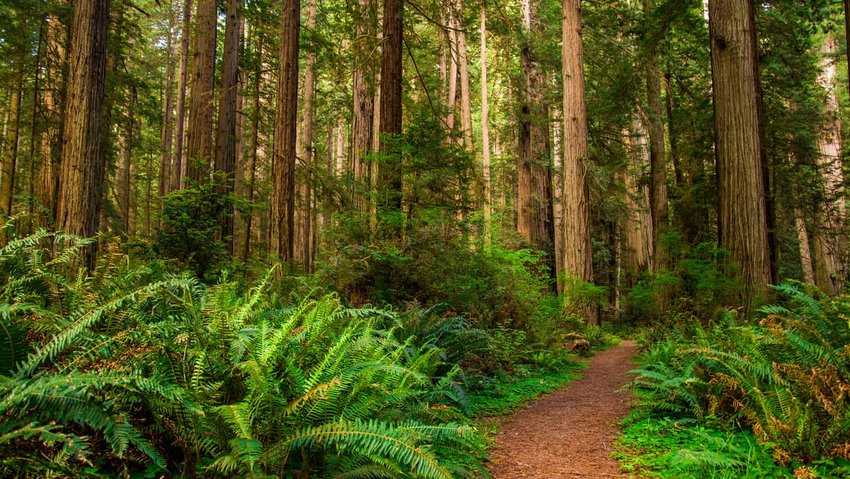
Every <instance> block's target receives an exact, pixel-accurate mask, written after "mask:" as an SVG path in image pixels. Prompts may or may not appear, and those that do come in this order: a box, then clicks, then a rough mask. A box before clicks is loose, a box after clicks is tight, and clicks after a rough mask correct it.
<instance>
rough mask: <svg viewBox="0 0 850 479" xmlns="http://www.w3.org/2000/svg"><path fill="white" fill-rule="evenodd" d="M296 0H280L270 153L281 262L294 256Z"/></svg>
mask: <svg viewBox="0 0 850 479" xmlns="http://www.w3.org/2000/svg"><path fill="white" fill-rule="evenodd" d="M300 21H301V2H300V0H283V1H282V2H281V15H280V51H279V62H280V64H279V67H278V78H277V99H276V105H275V126H274V150H273V152H272V198H271V241H270V244H269V247H270V250H271V253H272V254H275V255H277V256H278V257H279V258H280V259H281V260H283V261H290V260H292V259H294V256H295V249H294V248H295V241H294V240H295V161H296V144H295V142H296V132H297V125H298V47H299V43H298V34H299V31H300Z"/></svg>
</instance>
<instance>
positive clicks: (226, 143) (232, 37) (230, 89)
mask: <svg viewBox="0 0 850 479" xmlns="http://www.w3.org/2000/svg"><path fill="white" fill-rule="evenodd" d="M241 3H242V2H241V0H227V16H226V20H225V27H224V59H223V61H222V67H221V94H220V103H219V110H218V135H216V145H215V169H216V172H218V173H219V174H221V175H222V176H223V180H224V184H223V185H221V190H220V194H222V195H232V194H233V191H234V181H235V176H236V101H237V100H238V99H239V97H238V91H237V90H238V86H239V9H240V8H241ZM221 238H222V240H223V241H224V242H225V244H226V245H227V250H228V251H229V252H230V253H231V254H232V253H233V206H232V204H231V206H230V207H229V208H228V209H227V211H225V214H224V218H223V222H222V227H221Z"/></svg>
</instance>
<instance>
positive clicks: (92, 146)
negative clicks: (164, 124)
mask: <svg viewBox="0 0 850 479" xmlns="http://www.w3.org/2000/svg"><path fill="white" fill-rule="evenodd" d="M108 26H109V0H78V1H77V2H75V3H74V21H73V26H72V28H71V35H72V37H71V38H72V40H71V49H70V53H69V55H68V86H67V99H66V104H65V131H64V138H63V147H62V165H61V168H62V170H61V171H62V173H61V176H60V181H59V200H58V205H57V215H56V217H57V221H56V224H57V226H58V228H59V229H60V230H64V231H67V232H69V233H74V234H77V235H80V236H84V237H91V236H94V235H95V234H97V231H98V225H99V220H100V208H101V199H102V196H103V183H104V173H105V168H104V166H105V162H104V155H103V152H102V151H101V145H102V139H101V133H102V131H101V126H102V118H103V97H104V84H105V77H106V36H107V30H108ZM95 253H96V249H95V245H92V247H90V248H88V249H87V251H86V256H85V263H86V266H87V267H88V268H92V267H93V266H94V259H95Z"/></svg>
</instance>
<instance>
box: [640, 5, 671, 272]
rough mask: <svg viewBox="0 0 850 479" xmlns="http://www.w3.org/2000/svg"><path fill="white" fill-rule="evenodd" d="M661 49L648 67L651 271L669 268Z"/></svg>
mask: <svg viewBox="0 0 850 479" xmlns="http://www.w3.org/2000/svg"><path fill="white" fill-rule="evenodd" d="M643 8H644V12H645V13H646V14H647V16H649V15H650V14H651V12H652V10H653V8H655V1H654V0H644V2H643ZM658 58H659V54H658V50H657V48H656V47H653V48H652V50H651V51H650V52H649V56H648V58H647V64H646V99H647V106H648V107H649V111H648V112H647V113H648V116H649V165H650V166H649V168H650V176H651V178H652V181H651V182H650V188H649V189H650V193H651V194H650V206H651V210H652V251H653V257H652V268H653V269H655V270H660V269H666V268H668V267H669V264H668V263H669V258H668V257H667V254H666V251H665V250H664V248H661V247H659V244H658V237H659V235H660V234H661V233H663V232H664V228H666V227H667V224H668V218H667V214H668V212H667V161H666V159H665V156H664V111H663V110H662V109H661V108H662V107H661V70H660V69H659V67H658Z"/></svg>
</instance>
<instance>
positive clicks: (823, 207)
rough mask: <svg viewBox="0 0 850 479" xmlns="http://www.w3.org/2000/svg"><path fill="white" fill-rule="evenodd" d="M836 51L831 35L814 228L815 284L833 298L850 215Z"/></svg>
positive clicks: (824, 53)
mask: <svg viewBox="0 0 850 479" xmlns="http://www.w3.org/2000/svg"><path fill="white" fill-rule="evenodd" d="M836 50H837V45H836V42H835V38H834V37H833V36H832V34H828V35H827V37H826V39H825V40H824V43H823V45H822V46H821V74H820V76H819V78H818V83H819V84H820V86H821V87H822V88H823V89H824V90H825V91H826V93H827V101H826V106H825V111H824V119H823V123H822V125H821V132H820V137H819V138H818V153H819V154H818V157H817V167H818V170H819V173H820V179H821V187H822V188H821V192H822V198H821V201H820V202H819V205H818V206H817V209H816V210H815V226H814V228H813V229H812V240H813V241H812V242H813V243H814V244H813V246H814V256H815V258H814V259H815V268H814V270H815V284H816V285H817V286H818V288H820V289H822V290H823V291H824V292H825V293H827V294H829V295H835V294H837V293H839V292H841V291H842V290H843V287H844V283H845V281H846V277H847V271H846V266H845V265H846V264H847V263H846V260H847V229H846V218H847V212H846V198H845V195H844V175H843V172H842V164H841V120H840V118H839V116H838V115H839V106H838V96H837V95H836V92H835V78H836V73H837V68H836V64H835V60H834V56H835V52H836Z"/></svg>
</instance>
